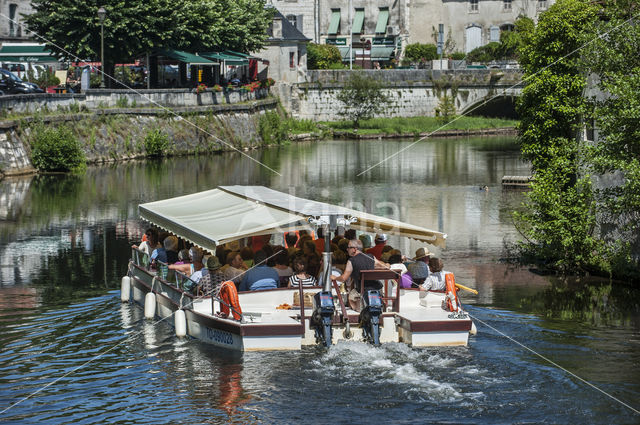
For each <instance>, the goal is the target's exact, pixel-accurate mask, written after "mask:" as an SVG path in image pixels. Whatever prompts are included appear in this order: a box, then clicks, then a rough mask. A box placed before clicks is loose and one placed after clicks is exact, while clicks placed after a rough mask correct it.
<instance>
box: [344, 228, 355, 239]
mask: <svg viewBox="0 0 640 425" xmlns="http://www.w3.org/2000/svg"><path fill="white" fill-rule="evenodd" d="M344 238H345V239H347V240H349V241H352V240H354V239H355V238H356V229H349V230H347V231H346V232H344Z"/></svg>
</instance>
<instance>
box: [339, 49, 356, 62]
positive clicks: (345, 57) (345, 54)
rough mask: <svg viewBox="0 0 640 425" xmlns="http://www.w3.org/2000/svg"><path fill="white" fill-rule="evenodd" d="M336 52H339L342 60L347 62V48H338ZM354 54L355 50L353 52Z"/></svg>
mask: <svg viewBox="0 0 640 425" xmlns="http://www.w3.org/2000/svg"><path fill="white" fill-rule="evenodd" d="M338 50H340V55H341V56H342V60H344V61H348V60H349V46H346V47H345V46H338ZM353 53H355V50H354V51H353Z"/></svg>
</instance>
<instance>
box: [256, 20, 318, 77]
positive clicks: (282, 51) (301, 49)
mask: <svg viewBox="0 0 640 425" xmlns="http://www.w3.org/2000/svg"><path fill="white" fill-rule="evenodd" d="M268 35H269V38H267V42H266V45H265V48H264V50H262V51H260V52H256V55H257V56H260V57H261V58H262V59H263V60H266V61H268V67H269V69H268V76H269V77H271V78H273V79H274V80H276V82H278V83H289V84H291V83H297V82H299V81H304V80H305V74H306V72H307V42H309V41H310V39H309V38H307V37H305V35H304V34H302V32H300V31H299V30H298V29H297V28H296V27H295V26H294V25H292V24H291V22H289V20H288V19H287V18H285V16H284V15H283V14H282V13H280V12H279V11H278V10H276V11H275V14H274V16H273V22H272V23H271V25H270V26H269V29H268Z"/></svg>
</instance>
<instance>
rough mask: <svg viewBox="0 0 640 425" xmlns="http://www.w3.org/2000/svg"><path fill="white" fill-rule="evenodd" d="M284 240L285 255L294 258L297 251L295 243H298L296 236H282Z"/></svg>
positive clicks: (291, 234)
mask: <svg viewBox="0 0 640 425" xmlns="http://www.w3.org/2000/svg"><path fill="white" fill-rule="evenodd" d="M284 240H285V244H286V247H287V254H288V255H289V258H293V257H295V255H296V252H297V251H298V248H296V243H297V242H298V235H296V234H295V232H289V233H287V234H286V235H285V236H284Z"/></svg>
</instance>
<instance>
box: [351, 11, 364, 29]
mask: <svg viewBox="0 0 640 425" xmlns="http://www.w3.org/2000/svg"><path fill="white" fill-rule="evenodd" d="M363 28H364V9H356V14H355V16H354V17H353V30H352V31H353V33H354V34H362V29H363Z"/></svg>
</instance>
